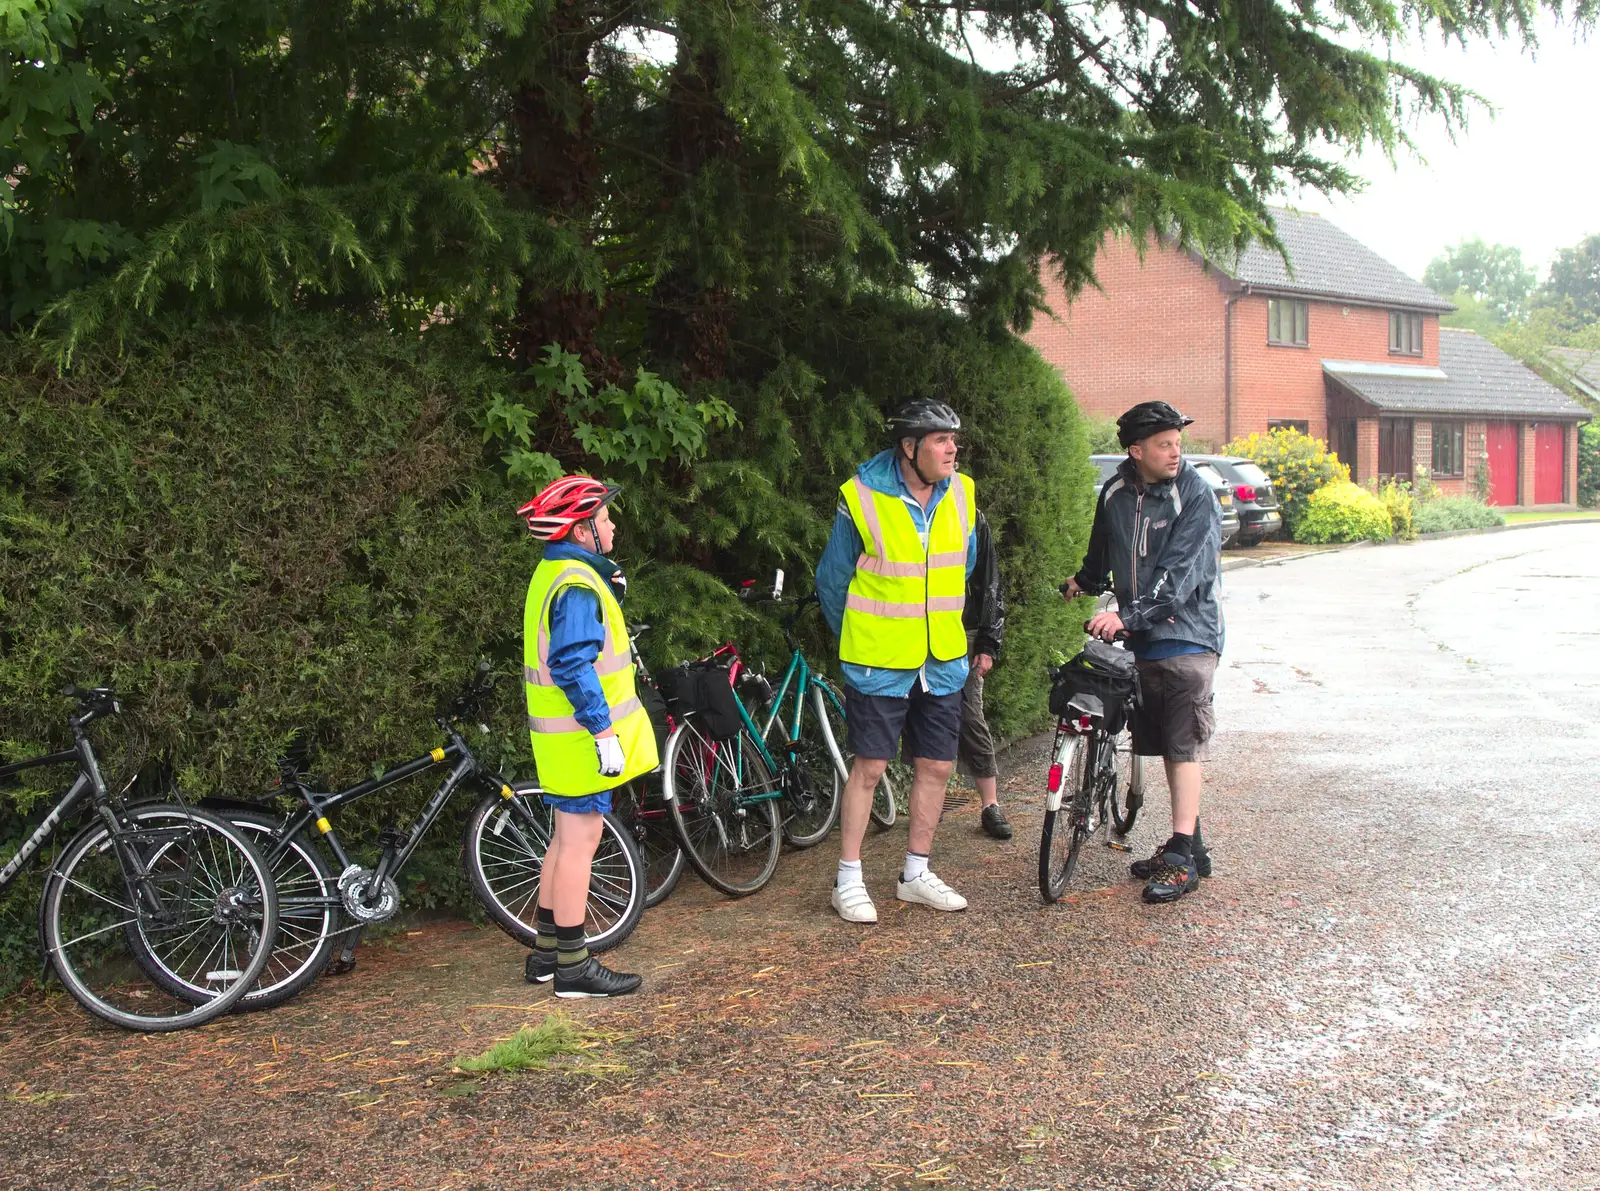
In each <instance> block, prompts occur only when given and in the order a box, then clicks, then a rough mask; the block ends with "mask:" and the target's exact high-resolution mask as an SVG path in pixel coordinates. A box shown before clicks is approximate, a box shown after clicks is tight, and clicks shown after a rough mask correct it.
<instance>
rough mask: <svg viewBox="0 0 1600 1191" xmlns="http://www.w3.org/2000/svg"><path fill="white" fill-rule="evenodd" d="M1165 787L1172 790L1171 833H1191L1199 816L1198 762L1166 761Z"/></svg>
mask: <svg viewBox="0 0 1600 1191" xmlns="http://www.w3.org/2000/svg"><path fill="white" fill-rule="evenodd" d="M1165 764H1166V767H1167V789H1168V790H1170V791H1171V792H1172V834H1174V835H1193V834H1194V825H1195V821H1196V820H1198V819H1199V818H1200V788H1201V784H1202V780H1201V774H1200V762H1198V761H1167V762H1165Z"/></svg>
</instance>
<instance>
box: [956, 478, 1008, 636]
mask: <svg viewBox="0 0 1600 1191" xmlns="http://www.w3.org/2000/svg"><path fill="white" fill-rule="evenodd" d="M972 532H973V535H974V536H975V537H976V538H977V540H978V565H977V566H975V567H973V568H972V574H970V575H968V576H967V602H966V606H965V607H964V608H962V610H961V622H962V624H964V625H965V626H966V630H967V643H968V649H967V656H968V657H977V656H978V655H979V654H980V653H986V654H988V655H989V656H990V657H992V658H997V657H999V656H1000V642H1001V641H1002V640H1004V639H1005V635H1006V598H1005V595H1004V593H1002V592H1001V590H1000V564H999V562H997V561H996V559H995V554H994V536H993V535H992V534H991V533H990V532H989V519H988V518H987V517H985V516H984V515H983V510H982V509H979V510H978V515H977V517H976V519H975V520H974V521H973V523H972Z"/></svg>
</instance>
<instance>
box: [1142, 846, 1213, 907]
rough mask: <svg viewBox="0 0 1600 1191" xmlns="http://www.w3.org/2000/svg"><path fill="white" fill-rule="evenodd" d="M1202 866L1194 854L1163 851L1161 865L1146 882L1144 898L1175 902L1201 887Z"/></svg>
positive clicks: (1156, 901)
mask: <svg viewBox="0 0 1600 1191" xmlns="http://www.w3.org/2000/svg"><path fill="white" fill-rule="evenodd" d="M1199 869H1200V866H1199V864H1198V862H1196V861H1195V859H1194V858H1193V857H1192V856H1185V855H1184V854H1183V853H1182V852H1163V853H1162V854H1161V867H1160V868H1158V869H1157V870H1156V871H1155V872H1153V873H1151V874H1150V879H1149V880H1148V881H1147V882H1145V887H1144V895H1143V896H1144V900H1145V901H1147V902H1154V903H1158V904H1159V903H1161V902H1175V901H1177V900H1178V899H1179V898H1180V897H1182V896H1183V895H1184V894H1186V893H1193V892H1194V891H1195V890H1196V889H1198V888H1200V871H1199Z"/></svg>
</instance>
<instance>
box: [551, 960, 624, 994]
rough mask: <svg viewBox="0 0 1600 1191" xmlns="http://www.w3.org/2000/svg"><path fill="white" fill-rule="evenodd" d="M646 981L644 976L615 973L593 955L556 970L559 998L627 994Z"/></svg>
mask: <svg viewBox="0 0 1600 1191" xmlns="http://www.w3.org/2000/svg"><path fill="white" fill-rule="evenodd" d="M643 983H644V977H643V976H635V975H633V974H631V973H628V972H613V971H612V970H611V969H610V968H608V967H606V966H605V965H604V964H603V963H601V962H600V961H599V960H597V959H596V958H595V957H594V956H592V955H591V956H590V957H589V958H588V959H586V960H584V961H583V962H582V963H581V964H562V965H561V966H560V967H558V968H557V969H556V996H558V997H625V996H627V995H628V994H629V993H631V992H635V991H637V990H638V988H639V985H641V984H643Z"/></svg>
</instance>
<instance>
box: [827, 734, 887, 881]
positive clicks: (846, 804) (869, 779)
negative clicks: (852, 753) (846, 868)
mask: <svg viewBox="0 0 1600 1191" xmlns="http://www.w3.org/2000/svg"><path fill="white" fill-rule="evenodd" d="M888 768H889V762H887V761H880V760H878V759H877V758H875V757H857V758H856V759H855V760H854V761H853V762H852V763H851V765H850V777H849V779H848V780H847V781H846V782H845V784H844V801H843V803H841V805H840V807H839V859H840V860H844V861H848V862H852V863H859V862H860V860H861V841H862V840H864V839H866V837H867V821H868V820H869V819H870V818H871V817H872V792H873V791H874V790H876V789H877V788H878V781H879V779H881V778H882V777H883V771H884V770H885V769H888Z"/></svg>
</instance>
